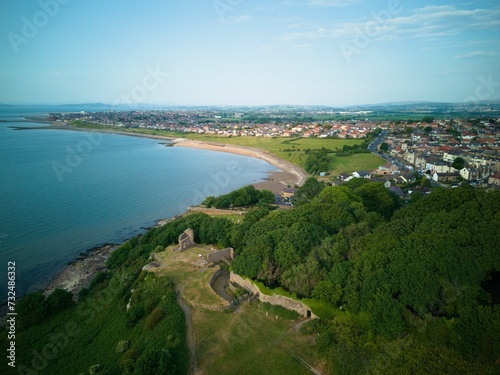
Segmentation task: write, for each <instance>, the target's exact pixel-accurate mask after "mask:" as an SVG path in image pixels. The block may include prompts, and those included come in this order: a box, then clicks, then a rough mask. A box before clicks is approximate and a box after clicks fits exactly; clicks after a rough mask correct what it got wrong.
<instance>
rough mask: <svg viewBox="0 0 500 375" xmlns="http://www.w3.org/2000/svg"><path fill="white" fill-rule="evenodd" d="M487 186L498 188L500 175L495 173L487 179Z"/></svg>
mask: <svg viewBox="0 0 500 375" xmlns="http://www.w3.org/2000/svg"><path fill="white" fill-rule="evenodd" d="M488 184H492V185H496V186H500V173H495V174H494V175H491V176H490V177H489V178H488Z"/></svg>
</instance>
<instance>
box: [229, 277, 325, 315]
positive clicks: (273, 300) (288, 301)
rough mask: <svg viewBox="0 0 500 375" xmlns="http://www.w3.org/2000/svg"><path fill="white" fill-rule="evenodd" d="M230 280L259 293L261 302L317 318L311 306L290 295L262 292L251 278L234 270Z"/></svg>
mask: <svg viewBox="0 0 500 375" xmlns="http://www.w3.org/2000/svg"><path fill="white" fill-rule="evenodd" d="M229 281H231V282H232V283H235V284H238V285H239V286H241V287H242V288H243V289H246V290H248V291H249V292H252V293H254V294H256V295H258V298H259V301H261V302H267V303H270V304H271V305H277V306H281V307H284V308H286V309H288V310H293V311H296V312H297V313H298V314H300V315H302V316H304V317H306V318H316V315H314V314H313V313H312V311H311V308H310V307H309V306H307V305H305V304H304V303H302V302H300V301H297V300H294V299H292V298H289V297H285V296H280V295H278V294H273V295H272V296H268V295H267V294H264V293H261V291H260V289H259V287H258V286H257V285H255V284H254V283H253V282H252V281H251V280H249V279H244V278H243V277H241V276H240V275H238V274H236V273H234V272H231V274H230V277H229Z"/></svg>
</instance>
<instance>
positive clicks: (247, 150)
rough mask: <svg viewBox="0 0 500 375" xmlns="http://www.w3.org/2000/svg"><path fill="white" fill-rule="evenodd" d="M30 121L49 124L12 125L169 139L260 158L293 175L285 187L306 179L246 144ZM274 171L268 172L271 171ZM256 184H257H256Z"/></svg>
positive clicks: (299, 171)
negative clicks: (31, 125)
mask: <svg viewBox="0 0 500 375" xmlns="http://www.w3.org/2000/svg"><path fill="white" fill-rule="evenodd" d="M31 121H33V122H35V121H37V122H39V123H43V124H50V125H47V126H41V127H21V126H19V127H12V128H14V129H16V130H30V129H37V130H40V129H48V130H68V131H81V132H98V133H107V134H118V135H126V136H130V137H139V138H149V139H158V140H164V141H171V142H172V144H173V146H174V147H187V148H195V149H201V150H207V151H217V152H227V153H230V154H235V155H242V156H248V157H252V158H256V159H261V160H264V161H266V162H268V163H269V164H271V165H273V166H275V167H277V168H278V169H280V170H281V171H282V172H286V173H290V174H292V175H293V176H295V178H294V179H291V178H290V176H281V177H282V179H283V181H280V182H282V183H283V184H284V185H285V186H284V187H286V185H298V186H301V185H302V184H303V183H304V182H305V180H306V179H307V176H308V174H307V173H306V171H304V169H302V168H301V167H300V166H298V165H295V164H293V163H290V162H288V161H286V160H283V159H281V158H279V157H278V156H276V155H273V154H271V153H269V152H267V151H265V150H261V149H258V148H253V147H248V146H239V145H228V144H224V143H218V142H206V141H199V140H193V139H189V138H182V137H170V136H163V135H155V134H143V133H133V132H128V131H123V130H118V129H113V128H111V129H92V128H90V129H86V128H77V127H74V126H71V125H68V124H66V123H62V124H60V123H56V122H53V121H52V122H51V121H41V120H40V119H35V118H32V119H31ZM20 122H22V121H20ZM273 172H276V171H272V172H270V174H271V173H273ZM279 179H280V177H278V176H276V175H275V176H274V178H273V180H274V181H278V180H279ZM256 185H257V184H256Z"/></svg>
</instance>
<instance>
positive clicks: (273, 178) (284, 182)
mask: <svg viewBox="0 0 500 375" xmlns="http://www.w3.org/2000/svg"><path fill="white" fill-rule="evenodd" d="M24 129H26V128H24ZM38 129H40V128H38ZM46 129H60V130H73V131H75V130H76V131H91V132H103V133H115V134H121V135H127V136H133V137H145V138H153V139H158V140H168V141H171V142H172V143H173V144H174V146H175V147H189V148H197V149H204V150H210V151H218V152H228V153H232V154H237V155H244V156H249V157H253V158H257V159H262V160H265V161H267V162H268V163H270V164H272V165H274V166H275V167H277V168H278V169H280V170H281V171H272V172H270V173H269V174H268V177H267V178H266V179H265V180H264V181H262V182H258V183H256V184H254V186H255V187H256V188H257V189H267V190H271V191H272V192H274V193H276V194H279V193H281V191H282V190H283V189H284V188H286V187H288V186H295V185H299V186H300V185H302V184H303V183H304V181H305V179H306V178H307V174H306V172H305V171H304V170H303V169H302V168H300V167H299V166H297V165H294V164H292V163H290V162H287V161H285V160H282V159H280V158H278V157H276V156H274V155H272V154H270V153H268V152H266V151H263V150H259V149H256V148H251V147H244V146H235V145H225V144H220V143H214V142H202V141H194V140H189V139H186V138H176V139H174V138H171V137H165V136H155V135H149V134H136V133H129V132H126V131H120V130H116V129H109V130H107V129H105V130H102V131H101V130H100V129H79V128H75V127H72V126H67V125H62V126H61V125H52V126H47V127H46ZM181 216H182V215H181ZM173 219H175V218H168V219H162V220H159V221H158V222H157V226H160V225H164V224H166V223H168V222H169V221H171V220H173ZM118 247H119V245H112V244H107V245H103V246H100V247H96V248H93V249H90V250H89V251H87V252H85V253H82V254H81V255H80V257H78V258H77V259H75V260H74V261H72V262H70V263H69V264H68V265H67V266H66V267H65V268H64V270H63V271H61V272H60V273H59V274H58V275H56V276H55V277H54V278H53V279H52V280H51V281H50V282H49V283H48V285H47V286H46V288H44V290H43V291H44V293H45V294H50V293H51V292H52V291H53V290H54V289H56V288H62V289H65V290H68V291H70V292H72V293H73V294H74V295H75V297H76V296H77V295H78V292H79V291H80V290H81V289H82V288H84V287H87V286H88V285H89V283H90V281H91V280H92V278H93V277H94V276H95V275H96V274H97V273H98V272H99V271H101V270H104V269H105V267H106V260H107V259H108V258H109V256H110V255H111V253H112V252H113V251H114V250H115V249H117V248H118Z"/></svg>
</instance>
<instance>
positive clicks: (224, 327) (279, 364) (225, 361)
mask: <svg viewBox="0 0 500 375" xmlns="http://www.w3.org/2000/svg"><path fill="white" fill-rule="evenodd" d="M171 249H172V247H169V248H167V249H166V251H164V252H160V253H158V254H157V257H158V259H160V263H161V266H160V267H158V268H157V269H156V270H155V271H154V272H155V273H157V274H158V275H162V276H167V277H168V278H169V279H171V280H173V281H174V282H175V284H176V285H177V286H181V287H182V289H183V299H184V301H185V302H186V304H187V305H189V306H190V308H191V315H192V320H193V328H194V331H195V336H196V357H197V362H198V367H199V369H200V370H201V371H203V373H204V374H297V375H299V374H304V375H305V374H308V373H310V372H309V371H308V370H307V369H306V368H305V367H304V366H303V365H302V364H300V362H299V361H298V360H297V359H295V358H294V357H293V356H292V355H290V353H289V352H287V351H286V350H285V348H284V346H286V347H287V348H288V349H290V350H291V351H293V352H294V353H295V354H297V355H299V356H300V357H301V358H304V359H305V360H306V361H307V362H308V363H310V364H311V365H313V366H319V364H318V363H316V360H315V357H314V353H313V349H314V348H313V346H312V341H311V339H312V338H311V337H309V336H307V335H303V334H300V333H298V332H295V331H294V330H291V328H292V327H293V325H294V324H296V323H297V321H288V320H285V319H282V318H278V319H276V316H270V314H269V315H266V312H265V311H264V306H262V305H261V304H260V303H255V304H252V305H242V306H239V307H238V309H237V311H234V312H229V313H228V312H218V311H210V310H207V309H206V308H203V307H200V306H204V305H211V306H214V305H215V306H227V302H225V301H223V300H222V299H221V298H220V297H219V296H218V295H216V294H215V292H214V291H213V290H212V289H211V287H210V285H209V279H210V276H211V275H212V274H213V272H215V270H216V268H208V269H206V268H197V267H193V266H191V262H196V261H198V260H199V257H198V254H202V257H203V258H204V257H205V256H206V254H207V253H208V252H209V247H205V246H196V247H194V248H192V249H189V250H186V251H183V252H182V253H173V252H172V251H171Z"/></svg>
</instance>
